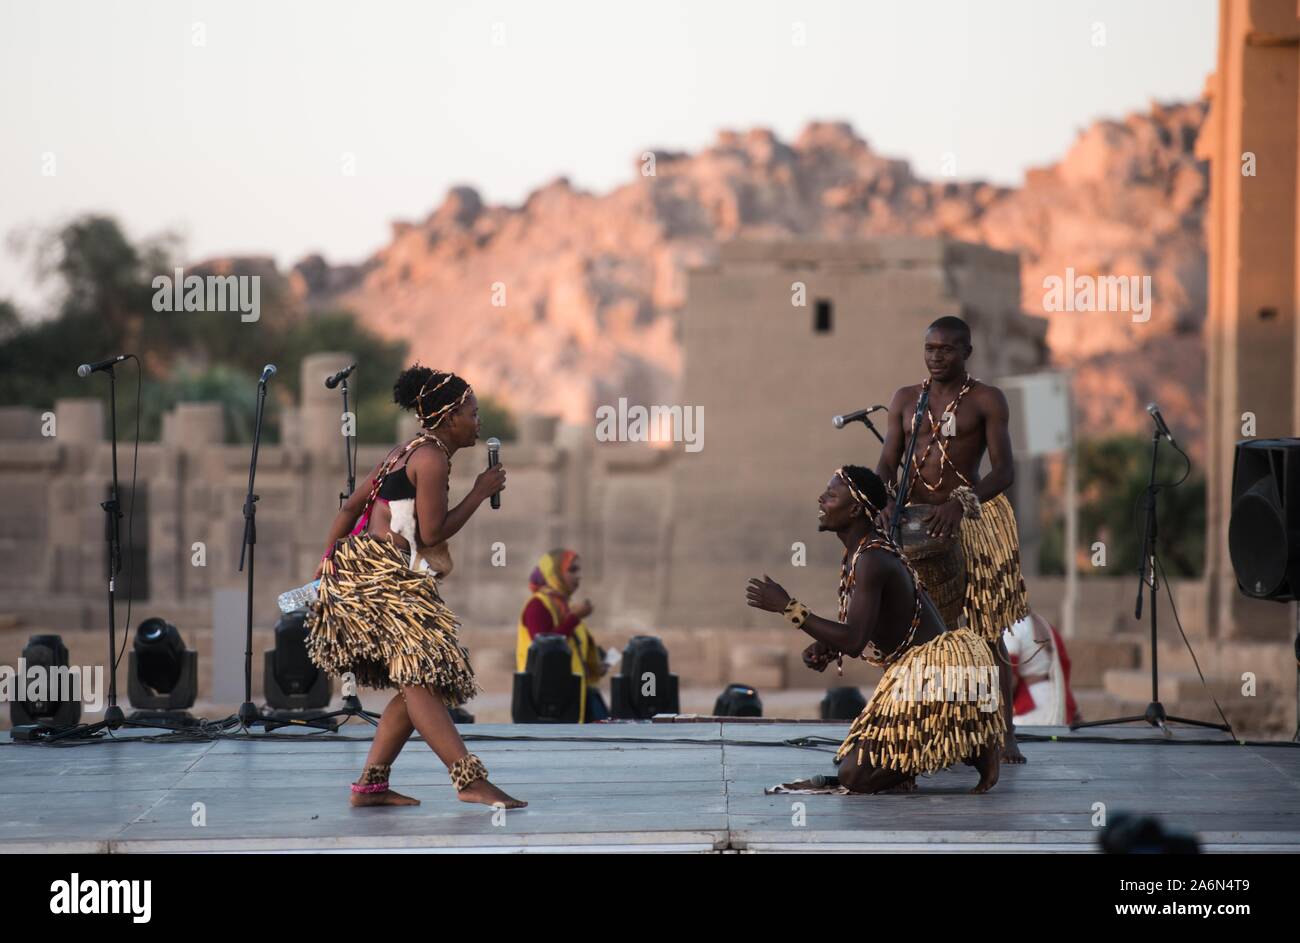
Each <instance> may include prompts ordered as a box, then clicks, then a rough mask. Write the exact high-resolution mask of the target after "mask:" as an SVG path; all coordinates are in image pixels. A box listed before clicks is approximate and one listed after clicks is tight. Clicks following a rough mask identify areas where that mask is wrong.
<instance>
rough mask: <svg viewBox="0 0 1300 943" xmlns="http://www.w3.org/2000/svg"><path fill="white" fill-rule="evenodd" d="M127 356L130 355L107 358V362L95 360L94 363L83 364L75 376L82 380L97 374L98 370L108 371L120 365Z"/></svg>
mask: <svg viewBox="0 0 1300 943" xmlns="http://www.w3.org/2000/svg"><path fill="white" fill-rule="evenodd" d="M129 356H131V355H130V354H118V355H117V356H116V357H109V358H108V359H107V360H96V361H95V362H94V363H83V364H82V365H81V366H80V367H78V368H77V376H79V377H81V378H82V379H83V380H84V379H85V378H86V377H88V376H90V375H91V374H92V373H97V372H98V371H100V370H108V369H110V368H111V367H113V366H115V365H117V364H119V363H121V362H122V361H123V360H125V359H126V358H127V357H129Z"/></svg>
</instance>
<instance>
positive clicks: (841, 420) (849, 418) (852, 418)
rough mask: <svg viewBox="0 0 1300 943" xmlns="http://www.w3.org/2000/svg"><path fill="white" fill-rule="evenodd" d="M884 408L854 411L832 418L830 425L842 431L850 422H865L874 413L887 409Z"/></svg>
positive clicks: (874, 407)
mask: <svg viewBox="0 0 1300 943" xmlns="http://www.w3.org/2000/svg"><path fill="white" fill-rule="evenodd" d="M887 408H888V407H885V406H869V407H867V408H866V409H855V410H853V412H851V413H845V414H844V415H842V416H832V417H831V425H833V426H834V427H835V428H836V429H843V428H844V427H845V426H847V425H848V424H849V423H851V422H865V421H866V418H867V417H868V416H870V415H871V414H872V413H874V412H879V411H880V410H882V409H887Z"/></svg>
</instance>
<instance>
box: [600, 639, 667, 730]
mask: <svg viewBox="0 0 1300 943" xmlns="http://www.w3.org/2000/svg"><path fill="white" fill-rule="evenodd" d="M609 694H610V702H611V703H610V714H611V715H612V716H613V717H615V718H616V719H619V720H649V719H650V718H651V717H653V716H655V714H677V713H680V708H679V706H678V700H677V675H675V674H669V672H668V649H667V648H665V647H664V643H663V642H662V641H661V640H660V639H658V638H656V637H654V636H653V635H635V636H633V637H632V638H630V639H629V640H628V643H627V646H626V647H625V648H624V649H623V660H622V662H621V664H620V666H619V673H618V674H616V675H614V677H612V678H610V681H609Z"/></svg>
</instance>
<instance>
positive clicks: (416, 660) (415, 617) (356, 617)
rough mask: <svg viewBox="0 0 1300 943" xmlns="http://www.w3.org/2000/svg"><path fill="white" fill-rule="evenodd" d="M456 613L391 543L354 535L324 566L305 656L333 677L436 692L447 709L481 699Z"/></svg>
mask: <svg viewBox="0 0 1300 943" xmlns="http://www.w3.org/2000/svg"><path fill="white" fill-rule="evenodd" d="M458 627H459V624H458V623H457V621H456V615H455V613H453V612H452V611H451V609H449V608H448V607H447V604H446V603H444V602H443V601H442V597H441V596H440V595H439V594H438V584H437V581H436V580H435V579H434V578H433V576H432V575H431V574H429V573H427V572H417V571H415V570H412V569H411V568H410V567H409V566H408V565H407V560H406V554H405V553H403V552H402V551H401V550H400V549H398V547H397V546H395V545H394V544H393V543H392V542H391V541H387V540H380V539H378V538H376V537H374V536H372V535H370V534H366V533H360V534H352V535H350V536H348V537H345V538H343V539H342V540H340V541H339V542H338V543H337V544H335V547H334V553H333V554H332V555H331V556H330V558H329V559H328V560H327V561H326V562H325V570H324V572H323V573H322V574H321V581H320V589H319V592H318V595H317V598H316V601H315V602H314V603H313V604H312V606H311V610H310V612H309V614H308V617H307V630H308V633H309V634H308V636H307V654H308V655H309V656H310V658H311V660H312V662H313V663H315V664H316V666H317V667H319V668H322V669H323V670H325V671H328V672H330V673H331V674H336V675H341V674H343V673H344V672H348V671H350V672H352V673H353V674H354V675H356V679H357V684H359V685H364V686H366V687H371V688H400V687H403V686H405V685H421V686H428V687H432V688H434V689H435V690H436V691H437V692H438V693H439V694H440V695H441V696H442V699H443V700H444V701H445V702H446V703H447V705H448V706H449V707H458V706H460V705H461V704H463V703H465V702H466V701H467V700H469V699H470V698H472V697H473V696H474V695H475V694H477V693H478V691H479V687H478V683H477V682H476V681H475V680H474V669H473V668H471V667H470V664H469V653H468V652H467V651H465V649H464V648H463V647H462V646H461V644H460V642H459V640H458V639H457V629H458Z"/></svg>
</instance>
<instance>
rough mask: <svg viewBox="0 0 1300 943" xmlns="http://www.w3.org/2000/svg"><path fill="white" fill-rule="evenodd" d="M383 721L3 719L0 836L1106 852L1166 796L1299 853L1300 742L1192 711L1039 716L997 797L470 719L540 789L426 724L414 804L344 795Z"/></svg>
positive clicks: (626, 735)
mask: <svg viewBox="0 0 1300 943" xmlns="http://www.w3.org/2000/svg"><path fill="white" fill-rule="evenodd" d="M370 730H371V728H369V727H368V726H366V725H362V724H356V723H352V724H349V725H347V726H346V727H344V728H343V731H342V732H341V734H340V735H338V736H333V737H332V738H331V739H324V738H322V737H320V736H318V735H312V734H309V733H306V732H305V731H302V730H301V729H297V730H292V731H277V733H279V734H283V736H282V737H279V738H276V739H261V740H257V739H255V738H257V737H258V736H259V735H252V737H250V738H248V739H218V740H212V741H205V742H186V743H151V742H144V741H141V740H140V739H139V736H140V733H139V732H137V731H130V732H122V731H120V732H119V734H118V736H117V738H116V741H115V742H111V743H95V744H90V745H79V746H48V745H40V744H17V743H9V742H8V739H9V738H8V734H4V735H3V738H2V741H3V742H0V852H6V853H17V852H113V853H130V852H202V851H222V852H231V851H291V852H292V851H309V852H333V851H388V852H416V851H480V852H481V851H488V852H507V851H529V852H543V851H674V852H688V851H699V852H708V851H886V850H905V851H1026V852H1045V851H1093V850H1095V849H1096V837H1097V833H1098V829H1097V828H1096V827H1094V825H1093V824H1092V823H1093V820H1094V817H1095V815H1096V813H1097V806H1096V804H1097V803H1104V804H1105V811H1106V814H1108V815H1110V816H1114V815H1115V814H1116V813H1118V812H1141V813H1149V814H1154V815H1157V816H1158V817H1159V818H1160V819H1161V820H1162V821H1163V822H1164V823H1165V825H1166V826H1167V827H1169V828H1172V829H1177V830H1181V831H1184V832H1191V833H1193V834H1195V835H1196V836H1197V838H1198V839H1199V840H1200V842H1201V843H1202V845H1203V847H1204V848H1205V850H1207V851H1234V852H1246V851H1287V852H1296V851H1300V749H1297V748H1294V747H1287V746H1234V745H1231V744H1227V745H1204V744H1191V743H1180V742H1178V741H1179V740H1184V741H1185V740H1189V739H1202V738H1205V737H1206V734H1203V733H1201V732H1192V731H1188V730H1181V731H1179V732H1178V733H1177V734H1176V736H1175V738H1174V740H1173V741H1172V742H1168V741H1166V742H1161V741H1162V737H1161V735H1160V733H1159V731H1154V730H1150V729H1148V728H1140V727H1128V728H1122V729H1121V728H1108V729H1107V730H1106V731H1104V732H1096V731H1094V732H1093V735H1094V736H1100V737H1104V738H1109V739H1111V740H1112V741H1113V740H1115V739H1117V738H1121V737H1128V738H1139V739H1141V740H1143V741H1144V742H1140V743H1120V742H1103V743H1096V742H1084V741H1079V740H1075V741H1071V740H1070V734H1069V732H1068V731H1066V730H1065V729H1064V728H1026V729H1025V730H1024V732H1025V733H1036V734H1043V735H1046V734H1059V735H1060V739H1059V740H1057V741H1041V742H1027V743H1025V744H1024V747H1023V749H1024V752H1025V754H1026V755H1027V756H1028V757H1029V763H1028V764H1027V765H1026V766H1022V767H1005V766H1004V767H1003V768H1002V776H1001V780H1000V781H999V783H998V785H997V787H996V788H995V789H994V791H993V792H991V793H989V794H987V795H983V796H974V795H970V794H969V793H968V790H969V789H970V788H971V787H972V786H974V784H975V781H976V778H977V777H976V775H975V772H974V771H973V770H971V769H968V768H966V767H960V768H958V769H955V770H950V771H947V772H945V773H941V774H939V775H937V776H934V777H929V778H923V779H922V780H921V781H920V790H919V791H918V792H916V793H912V794H907V795H883V796H792V795H771V796H769V795H764V794H763V789H764V787H766V786H770V785H773V784H775V783H778V782H781V781H783V780H789V779H793V778H796V777H799V776H807V775H811V774H813V773H816V772H819V771H821V772H829V771H831V770H832V769H833V767H832V765H831V756H832V752H833V748H832V747H831V746H830V745H829V744H824V745H821V750H822V751H824V752H819V751H818V750H816V749H812V748H809V747H798V746H788V745H770V744H781V743H782V741H784V740H787V739H791V738H805V737H814V738H818V737H820V738H829V739H832V740H836V741H838V740H839V738H841V737H842V736H843V735H844V733H845V730H846V726H845V725H843V724H807V723H804V724H753V723H716V722H707V723H661V724H608V725H594V726H587V727H576V726H550V725H537V726H515V725H509V724H474V725H469V726H465V727H462V728H461V732H462V734H463V735H464V736H465V737H466V740H467V741H468V742H469V747H470V749H471V750H472V751H474V752H475V753H478V754H479V755H480V756H482V757H483V760H484V762H485V763H486V764H487V766H488V768H489V769H490V770H491V771H492V778H493V780H494V781H495V782H496V783H498V784H499V785H501V786H502V787H503V788H505V789H506V790H507V791H508V792H510V793H512V794H514V795H516V796H519V797H520V798H523V799H527V800H528V801H529V802H530V805H529V807H528V808H527V809H524V810H520V811H511V812H507V813H504V814H497V815H495V816H494V813H493V810H491V809H486V808H482V807H479V806H470V805H466V804H463V803H460V802H458V801H457V800H456V799H455V797H454V794H453V792H452V788H451V785H450V784H449V783H448V780H447V774H446V771H445V770H444V769H443V768H442V766H441V765H440V764H439V763H438V762H437V760H436V759H435V758H434V756H433V754H432V753H431V752H430V751H429V749H428V748H427V747H426V746H425V745H424V744H423V743H419V742H412V743H411V744H409V745H408V746H407V748H406V749H405V750H404V751H403V753H402V756H401V757H400V758H399V759H398V762H397V764H396V766H395V768H394V771H393V786H394V788H396V789H398V790H400V791H402V792H405V793H407V794H409V795H412V796H415V797H416V798H418V799H420V800H421V801H422V803H423V804H422V805H420V806H414V807H409V808H400V809H353V808H351V807H350V806H349V805H348V803H347V798H348V783H349V782H350V781H352V780H353V779H355V778H356V776H357V774H358V772H359V770H360V767H361V763H362V760H363V758H364V756H365V754H366V750H367V747H368V744H367V742H366V741H367V739H368V737H369V735H370ZM1208 736H1210V737H1215V738H1220V737H1222V735H1220V734H1215V733H1210V734H1209V735H1208ZM480 737H481V738H484V739H478V738H480ZM515 738H536V739H515ZM199 803H201V806H197V805H196V804H199ZM797 803H801V804H802V810H801V808H800V806H799V805H796V804H797ZM200 814H201V815H202V819H203V821H204V822H205V824H196V823H197V822H198V821H199V820H200V818H199V817H200Z"/></svg>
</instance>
